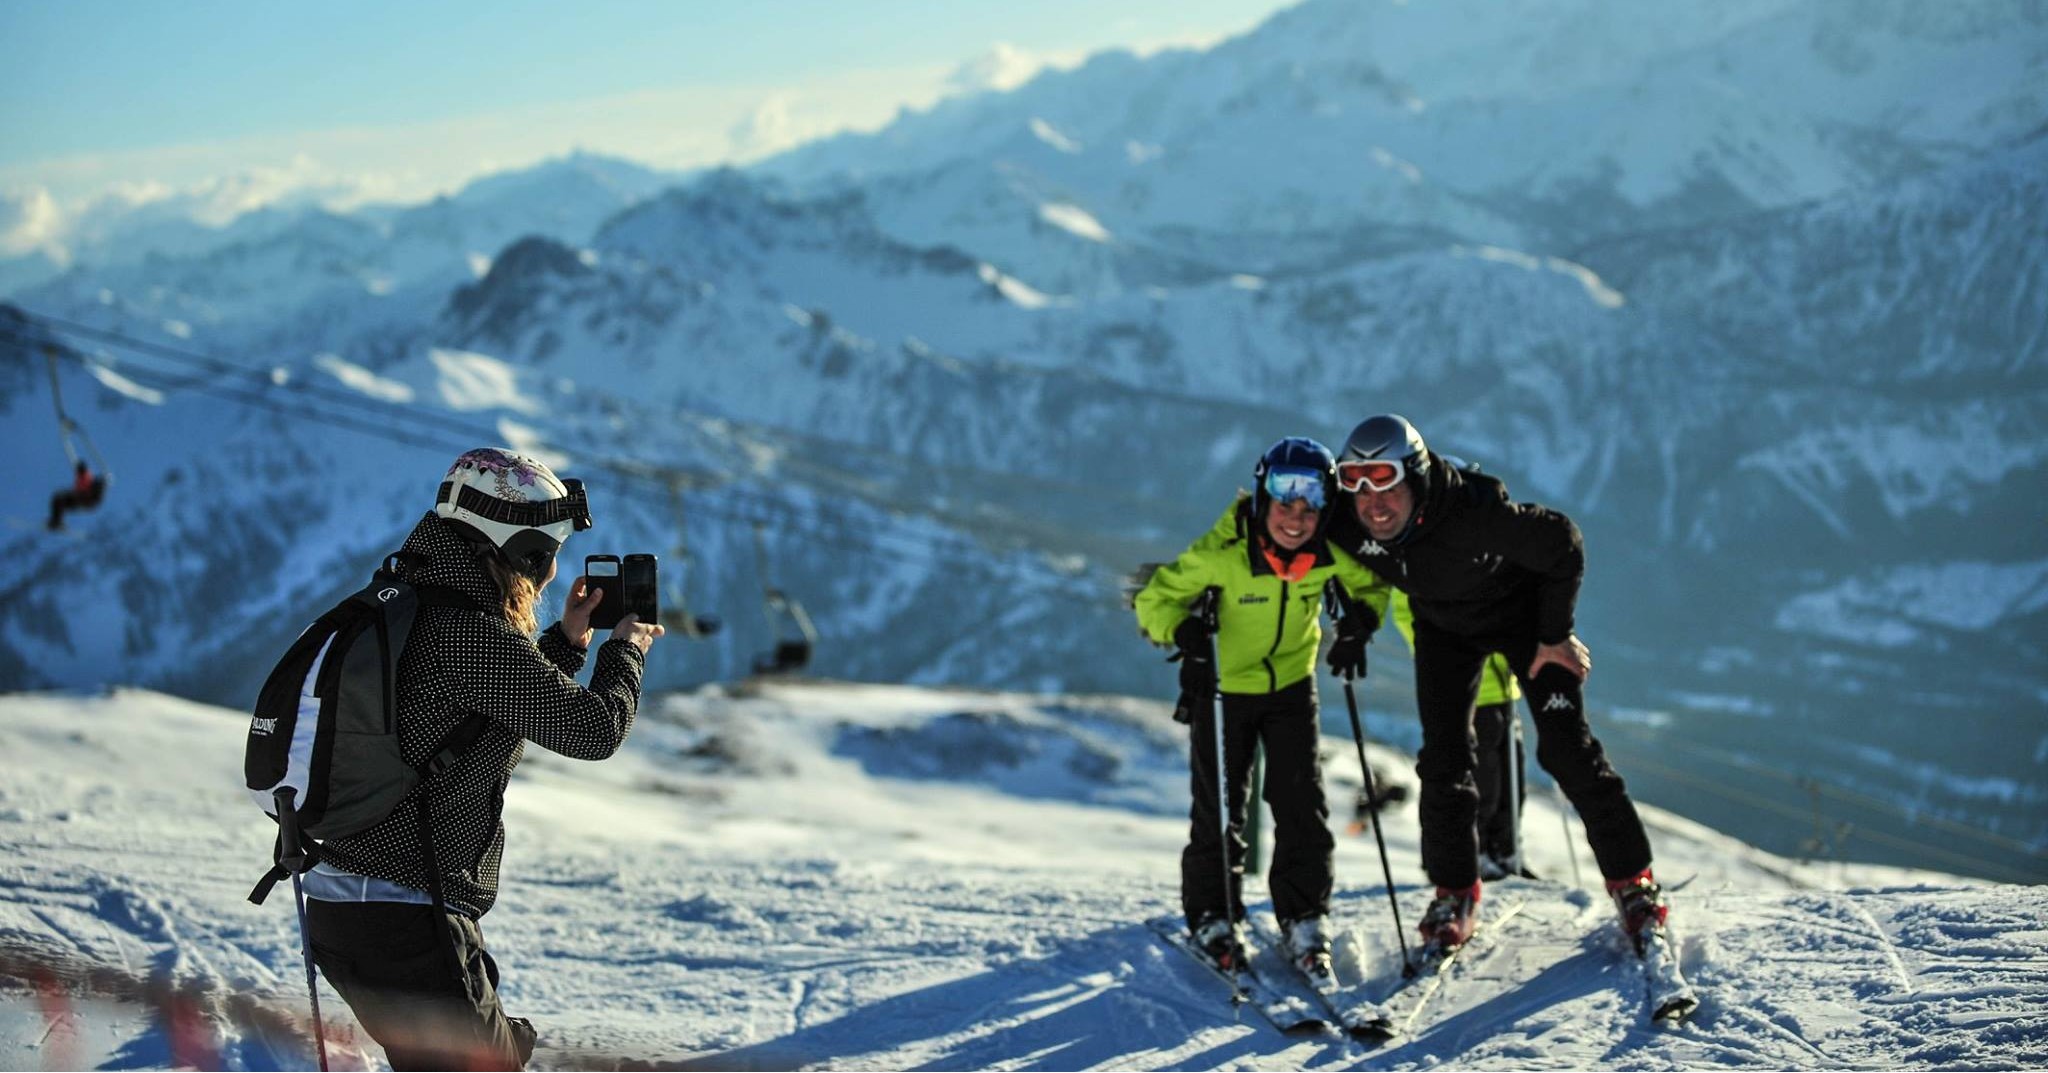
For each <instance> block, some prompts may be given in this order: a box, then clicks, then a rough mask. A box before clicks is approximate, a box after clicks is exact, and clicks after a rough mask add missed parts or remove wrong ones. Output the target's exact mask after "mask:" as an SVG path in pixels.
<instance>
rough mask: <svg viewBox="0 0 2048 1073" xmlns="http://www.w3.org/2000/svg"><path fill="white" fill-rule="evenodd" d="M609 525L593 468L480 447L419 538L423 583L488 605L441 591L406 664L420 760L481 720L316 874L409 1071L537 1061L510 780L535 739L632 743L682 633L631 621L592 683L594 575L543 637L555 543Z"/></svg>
mask: <svg viewBox="0 0 2048 1073" xmlns="http://www.w3.org/2000/svg"><path fill="white" fill-rule="evenodd" d="M591 524H592V522H591V518H590V510H589V505H588V503H587V501H586V499H585V497H584V493H583V486H582V483H581V482H580V481H575V480H567V481H565V480H562V479H560V478H558V477H556V476H555V474H554V473H553V472H552V471H550V470H549V469H548V467H547V466H545V465H543V464H542V463H541V462H539V461H538V460H536V459H533V458H531V457H528V456H526V455H521V454H517V453H514V452H512V451H509V450H501V449H495V448H480V449H478V450H474V451H470V452H468V453H466V454H464V455H462V456H461V457H460V458H457V459H456V460H455V464H454V465H453V466H451V467H449V469H448V472H447V475H446V477H445V478H444V479H443V481H442V482H441V486H440V490H439V494H438V495H437V496H436V497H435V503H434V508H433V511H432V512H431V513H429V514H428V515H427V516H426V517H424V518H422V519H420V522H419V524H418V525H416V526H415V527H414V528H413V531H412V535H411V536H410V537H408V538H407V539H406V542H405V547H404V549H403V550H402V551H401V552H400V555H399V557H400V559H401V560H402V561H403V562H404V567H403V575H402V576H403V578H404V580H405V581H407V582H409V583H411V584H414V585H418V586H439V587H442V588H446V589H452V590H455V591H456V592H458V593H460V594H461V595H462V596H465V597H467V598H468V601H469V602H470V603H471V604H472V605H473V606H471V607H455V606H422V607H421V608H420V610H419V613H418V617H417V619H416V620H415V621H414V623H413V626H412V634H411V639H410V640H409V641H408V642H407V643H406V645H405V651H404V655H403V657H402V658H401V659H400V660H399V661H398V665H397V668H396V672H395V677H396V685H395V692H396V699H397V723H398V734H399V739H400V747H401V749H402V751H403V752H404V753H405V759H406V762H407V763H409V764H415V765H417V764H421V763H424V762H425V761H427V760H428V758H430V757H432V756H434V755H435V753H436V751H437V749H438V748H439V746H440V744H441V743H442V742H443V741H444V740H445V739H447V738H448V737H449V736H450V735H451V733H452V732H454V731H455V730H456V729H457V728H458V727H463V726H465V725H466V724H471V716H473V715H477V716H482V717H484V719H483V720H482V727H481V732H480V733H479V734H478V736H477V737H476V739H475V741H474V743H473V744H471V745H469V746H468V747H467V748H466V749H464V750H463V751H462V752H461V753H460V755H459V756H458V757H457V758H456V759H455V760H454V761H453V762H452V763H450V764H449V765H448V766H447V767H445V768H443V769H442V770H440V771H439V772H438V773H437V774H434V775H433V776H432V777H430V778H428V779H426V780H425V781H424V782H422V783H421V784H420V785H419V786H418V788H416V789H415V790H414V791H413V793H412V796H410V797H408V799H407V803H405V804H403V805H401V806H400V807H399V808H397V809H396V810H395V811H394V812H393V813H392V814H391V816H390V817H389V818H388V819H386V820H384V821H383V822H381V823H379V824H377V825H376V826H374V827H371V828H370V829H368V830H367V831H364V832H363V833H361V834H358V835H352V836H349V837H346V838H336V839H332V840H329V841H328V842H326V843H325V844H324V846H323V847H322V854H321V860H320V863H319V864H318V865H317V866H316V867H315V868H314V870H313V871H312V872H310V873H308V874H307V876H306V884H305V887H306V896H307V898H308V899H309V903H308V905H307V911H306V928H307V933H308V936H309V939H310V942H311V946H312V951H313V959H314V961H315V962H317V963H318V964H319V966H320V970H321V972H322V973H323V974H325V975H326V977H327V979H328V982H329V983H331V984H333V985H334V989H335V990H336V991H338V992H340V993H341V996H342V998H344V999H346V1000H347V1001H348V1004H349V1007H350V1008H351V1009H352V1010H354V1011H355V1014H356V1017H357V1019H358V1020H359V1021H361V1022H362V1025H363V1028H364V1029H365V1030H366V1031H368V1032H369V1034H370V1035H371V1036H372V1037H373V1038H375V1039H376V1040H377V1042H378V1043H380V1044H382V1045H383V1047H384V1050H385V1054H386V1056H387V1057H388V1058H389V1059H390V1062H391V1066H392V1068H394V1069H518V1068H522V1067H523V1066H524V1065H525V1063H526V1060H527V1058H528V1057H530V1056H531V1054H532V1053H533V1044H534V1029H533V1026H532V1025H531V1024H530V1023H528V1022H527V1021H525V1020H524V1019H522V1018H510V1017H507V1016H506V1015H505V1012H504V1010H503V1008H502V1007H501V1006H500V1005H499V1002H498V992H497V985H498V970H497V964H496V962H494V961H493V960H492V958H491V955H490V953H489V952H488V951H487V950H485V948H484V941H483V932H482V930H481V928H480V927H479V921H480V920H481V919H482V917H483V915H484V914H485V913H487V912H489V911H490V909H491V906H492V904H493V903H494V902H496V900H497V896H498V867H499V862H500V861H501V860H502V858H503V856H504V849H505V827H504V823H503V822H502V819H501V815H502V812H503V809H504V794H505V789H506V786H507V785H508V784H509V782H510V781H511V777H512V771H513V769H514V768H516V767H518V766H519V761H520V759H521V758H522V757H523V756H524V755H525V750H526V743H527V742H529V741H531V742H533V743H534V744H536V745H539V746H540V747H542V748H544V749H547V750H549V751H551V752H556V753H560V754H562V755H563V756H568V757H573V758H576V759H580V760H602V759H604V758H606V757H608V756H610V755H612V754H613V753H614V752H616V751H617V750H618V748H619V746H620V745H621V744H623V743H624V742H625V740H626V735H627V733H628V731H630V730H631V729H632V726H633V716H634V713H635V710H636V709H637V708H638V706H639V702H640V677H641V672H642V670H643V669H644V667H645V661H646V654H647V650H648V648H649V647H650V646H652V645H653V643H654V640H655V638H657V637H660V636H661V635H662V633H663V632H664V631H663V630H662V627H661V626H660V625H658V624H656V623H652V622H642V621H640V620H639V619H637V618H636V617H634V616H632V615H630V614H629V615H627V616H625V617H624V618H622V619H621V620H620V621H619V623H618V626H617V628H615V629H614V630H613V631H612V634H611V637H610V638H609V639H607V640H606V641H605V642H604V644H602V645H601V646H599V647H598V649H597V653H596V655H597V661H596V668H595V670H594V671H593V672H592V674H591V680H590V686H589V687H588V688H585V687H583V686H581V685H578V684H577V682H576V680H575V679H574V678H573V677H571V676H572V675H574V674H576V673H578V672H579V671H581V670H582V668H583V665H584V662H585V660H586V659H587V658H588V657H587V650H588V648H589V647H590V642H591V637H592V633H593V630H592V628H591V625H590V621H591V615H592V613H593V612H594V611H595V610H596V609H597V608H598V606H599V605H600V604H602V603H603V602H604V600H605V595H604V594H603V593H602V592H601V591H600V590H599V589H597V588H596V587H595V586H593V585H591V584H589V582H588V580H587V579H585V578H578V579H577V581H576V584H575V587H574V588H573V590H572V591H571V592H570V594H569V598H568V601H567V605H566V606H565V608H564V609H563V612H562V619H561V621H560V622H557V623H555V624H553V625H551V626H549V627H548V628H547V629H546V630H545V631H541V632H540V633H539V637H538V639H536V638H535V632H536V630H538V627H539V622H538V620H537V618H536V608H537V606H538V604H539V602H540V595H541V593H542V592H543V591H544V590H545V589H546V588H547V586H548V584H549V582H551V581H553V580H554V578H555V573H556V562H555V559H556V552H557V551H559V550H560V548H561V546H562V543H563V542H564V541H565V540H567V539H568V538H569V536H570V535H571V534H572V533H575V532H578V531H581V530H583V529H588V528H590V526H591ZM422 804H424V807H423V808H422V807H420V806H421V805H422Z"/></svg>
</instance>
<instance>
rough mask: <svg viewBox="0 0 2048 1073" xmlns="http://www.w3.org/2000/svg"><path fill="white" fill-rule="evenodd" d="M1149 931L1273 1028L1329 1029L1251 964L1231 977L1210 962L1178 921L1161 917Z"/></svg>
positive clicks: (1299, 1000) (1311, 1009)
mask: <svg viewBox="0 0 2048 1073" xmlns="http://www.w3.org/2000/svg"><path fill="white" fill-rule="evenodd" d="M1150 927H1151V928H1152V931H1153V933H1154V934H1156V935H1158V936H1159V938H1160V940H1161V941H1163V942H1165V943H1166V945H1168V946H1170V947H1173V948H1174V949H1175V950H1178V951H1180V952H1181V953H1183V954H1186V955H1187V956H1188V957H1189V958H1190V959H1191V960H1193V961H1194V963H1195V964H1197V965H1200V966H1201V967H1203V968H1205V969H1207V970H1209V973H1210V974H1211V975H1213V976H1215V977H1216V978H1217V979H1219V980H1222V981H1223V982H1224V983H1225V984H1228V985H1229V986H1230V987H1231V988H1232V992H1231V1004H1232V1005H1233V1006H1250V1007H1251V1008H1252V1009H1253V1010H1255V1011H1257V1012H1258V1014H1259V1016H1261V1017H1263V1018H1265V1019H1266V1021H1267V1022H1268V1023H1269V1024H1271V1025H1272V1026H1273V1027H1274V1028H1276V1029H1278V1030H1280V1031H1281V1032H1283V1033H1286V1034H1288V1035H1303V1034H1307V1033H1314V1032H1321V1031H1323V1030H1324V1029H1325V1028H1326V1027H1328V1019H1327V1018H1326V1017H1325V1016H1324V1014H1323V1013H1322V1012H1320V1011H1318V1010H1317V1009H1316V1008H1315V1007H1314V1006H1313V1005H1311V1004H1310V1003H1309V1002H1307V1001H1305V1000H1303V999H1302V998H1301V997H1300V996H1299V995H1290V994H1287V993H1286V992H1284V991H1282V990H1280V989H1279V988H1277V987H1274V986H1273V985H1272V984H1271V983H1269V982H1268V981H1267V980H1266V979H1265V978H1263V977H1261V976H1260V975H1259V973H1258V970H1256V969H1254V968H1252V967H1251V966H1250V965H1249V964H1247V965H1245V966H1244V967H1243V968H1242V969H1239V970H1238V971H1237V972H1236V973H1231V972H1228V971H1226V970H1224V969H1223V967H1222V966H1220V965H1217V964H1216V963H1215V962H1213V961H1211V960H1209V957H1208V955H1207V954H1204V953H1202V951H1201V949H1200V948H1199V947H1197V946H1196V945H1195V944H1194V940H1193V939H1191V938H1190V937H1189V936H1188V932H1187V925H1186V924H1184V923H1183V922H1182V921H1181V920H1180V919H1179V918H1177V917H1160V918H1158V919H1157V920H1153V921H1151V922H1150ZM1247 960H1250V958H1247Z"/></svg>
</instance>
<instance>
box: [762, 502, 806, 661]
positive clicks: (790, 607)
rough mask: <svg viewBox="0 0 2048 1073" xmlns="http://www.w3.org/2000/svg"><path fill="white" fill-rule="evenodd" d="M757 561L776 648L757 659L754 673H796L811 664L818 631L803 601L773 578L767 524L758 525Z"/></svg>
mask: <svg viewBox="0 0 2048 1073" xmlns="http://www.w3.org/2000/svg"><path fill="white" fill-rule="evenodd" d="M754 563H755V566H756V567H757V568H758V569H759V570H760V573H761V613H762V615H763V616H764V617H766V618H767V620H768V635H769V636H770V637H773V638H775V644H774V647H772V648H770V649H769V650H768V651H767V652H766V653H764V654H762V655H760V656H758V657H756V658H755V659H754V673H755V674H757V675H768V674H796V673H798V672H800V671H802V670H803V669H804V668H805V667H807V666H809V665H810V662H811V653H812V651H813V650H814V649H815V648H816V647H817V644H818V630H817V627H815V626H813V625H812V624H811V616H810V615H809V614H808V613H806V612H805V611H804V605H803V603H802V602H801V601H799V600H797V599H796V598H795V597H793V596H791V595H789V594H788V593H786V592H783V591H782V590H781V589H778V588H776V587H775V585H774V584H773V583H772V582H770V581H769V577H768V538H767V526H765V525H762V524H760V523H758V522H757V523H755V525H754ZM792 630H793V631H794V632H792Z"/></svg>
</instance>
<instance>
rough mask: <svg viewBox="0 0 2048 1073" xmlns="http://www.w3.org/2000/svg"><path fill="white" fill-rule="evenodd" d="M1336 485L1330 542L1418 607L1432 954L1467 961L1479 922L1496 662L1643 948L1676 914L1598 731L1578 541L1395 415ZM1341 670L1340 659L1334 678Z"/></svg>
mask: <svg viewBox="0 0 2048 1073" xmlns="http://www.w3.org/2000/svg"><path fill="white" fill-rule="evenodd" d="M1337 482H1338V486H1339V487H1340V488H1341V489H1342V490H1343V491H1345V492H1348V493H1351V508H1352V509H1350V510H1340V511H1336V512H1333V513H1334V517H1333V519H1332V522H1331V531H1330V542H1331V543H1332V544H1334V545H1336V546H1337V547H1339V548H1342V549H1344V550H1345V551H1347V552H1350V553H1351V554H1352V556H1353V557H1354V558H1356V559H1357V560H1358V561H1359V562H1360V563H1361V564H1363V565H1364V566H1365V567H1366V568H1367V569H1370V570H1371V571H1373V572H1374V573H1376V574H1378V575H1379V576H1380V577H1382V578H1384V579H1385V580H1386V581H1387V582H1388V583H1389V584H1391V585H1393V586H1394V587H1395V588H1397V589H1400V590H1401V591H1402V592H1404V593H1406V594H1407V595H1408V601H1409V605H1410V607H1411V608H1412V609H1413V611H1414V614H1415V638H1414V648H1415V697H1416V707H1417V710H1418V713H1419V715H1420V717H1421V720H1422V750H1421V752H1420V753H1419V754H1418V756H1417V760H1416V765H1415V766H1416V774H1417V775H1418V776H1419V777H1420V779H1421V782H1422V790H1421V800H1420V805H1419V815H1420V819H1421V822H1422V866H1423V870H1424V872H1426V873H1427V874H1428V876H1429V878H1430V881H1431V882H1432V883H1434V884H1435V885H1436V888H1437V889H1436V899H1435V900H1434V901H1433V902H1431V903H1430V907H1429V910H1428V911H1427V912H1426V913H1425V914H1424V915H1423V919H1422V926H1421V930H1422V933H1423V936H1424V939H1425V940H1426V941H1435V942H1437V943H1439V944H1440V945H1443V946H1455V945H1457V944H1459V943H1462V942H1464V941H1465V939H1466V938H1468V937H1469V936H1470V935H1471V933H1472V928H1473V927H1474V926H1475V924H1476V923H1477V916H1476V908H1477V904H1478V901H1479V894H1480V883H1479V848H1478V845H1477V842H1476V840H1475V837H1474V828H1473V818H1474V815H1475V812H1476V810H1477V808H1478V802H1479V790H1478V786H1477V784H1476V783H1475V782H1474V779H1473V768H1474V764H1475V759H1474V756H1473V748H1474V741H1473V732H1472V711H1473V703H1474V700H1475V699H1476V697H1477V695H1478V691H1479V677H1480V672H1481V670H1482V668H1483V667H1484V666H1485V664H1486V659H1487V655H1488V653H1491V652H1499V653H1501V654H1503V655H1504V656H1506V657H1507V660H1508V665H1509V667H1510V668H1512V669H1513V670H1514V672H1515V675H1516V677H1517V678H1518V679H1519V680H1520V682H1521V685H1522V689H1523V691H1524V693H1525V694H1526V695H1527V700H1528V704H1529V709H1530V711H1531V712H1532V713H1533V715H1534V717H1535V723H1536V737H1537V744H1536V759H1537V762H1538V763H1540V764H1541V765H1542V766H1543V770H1545V771H1547V772H1549V773H1550V774H1551V777H1553V778H1555V779H1556V780H1557V783H1558V786H1559V787H1561V788H1562V789H1563V790H1564V793H1565V796H1566V797H1567V798H1569V799H1570V800H1571V803H1572V805H1573V807H1574V808H1576V809H1577V810H1578V813H1579V816H1580V818H1581V819H1582V820H1584V821H1585V825H1586V839H1587V841H1588V842H1590V843H1591V844H1592V847H1593V855H1594V857H1595V858H1596V859H1597V860H1598V861H1599V865H1600V871H1601V874H1602V875H1603V876H1605V877H1606V879H1607V887H1608V892H1609V893H1610V894H1611V895H1613V896H1614V899H1615V903H1616V906H1617V908H1618V909H1619V910H1620V912H1621V915H1622V924H1623V927H1624V928H1625V929H1626V930H1627V931H1628V933H1629V934H1630V935H1631V936H1634V935H1636V934H1637V933H1638V932H1640V931H1641V930H1642V929H1643V928H1644V927H1645V926H1646V925H1654V926H1661V925H1662V924H1663V922H1664V920H1665V917H1666V914H1667V909H1666V907H1665V904H1664V898H1663V892H1662V891H1661V889H1659V887H1658V886H1657V883H1656V880H1655V878H1654V877H1653V876H1652V875H1651V873H1650V842H1649V838H1648V836H1647V835H1646V834H1644V831H1643V824H1642V820H1641V819H1640V818H1639V817H1638V816H1637V814H1636V808H1635V803H1634V802H1633V801H1631V800H1630V799H1629V796H1628V790H1627V787H1626V786H1625V785H1624V784H1623V782H1622V779H1621V776H1620V775H1618V774H1616V773H1615V771H1614V768H1613V767H1611V766H1610V765H1609V764H1608V762H1607V757H1606V754H1605V752H1604V751H1603V750H1602V749H1601V747H1600V742H1599V741H1598V740H1597V739H1595V738H1594V737H1593V732H1592V729H1591V728H1590V727H1589V726H1588V725H1587V722H1586V711H1585V698H1584V685H1585V678H1586V675H1587V673H1588V672H1589V671H1590V670H1591V669H1592V657H1591V655H1590V654H1589V653H1588V652H1587V650H1586V646H1585V645H1584V644H1582V643H1581V642H1580V641H1579V639H1578V637H1577V636H1576V635H1575V634H1574V633H1573V621H1572V620H1573V614H1574V610H1575V608H1576V606H1577V603H1578V595H1579V583H1580V581H1581V579H1582V578H1583V577H1584V576H1585V569H1586V555H1585V547H1584V545H1583V544H1582V542H1581V540H1580V536H1579V529H1578V526H1576V525H1574V524H1572V520H1571V519H1570V518H1567V517H1565V516H1564V515H1563V514H1560V513H1558V512H1557V511H1554V510H1551V509H1550V508H1548V507H1543V506H1539V505H1537V504H1534V503H1516V502H1513V501H1511V500H1509V499H1508V494H1507V488H1506V486H1505V485H1503V484H1502V483H1501V482H1500V481H1499V480H1498V479H1496V478H1493V477H1489V476H1486V475H1484V474H1480V473H1477V472H1471V471H1465V470H1460V469H1458V468H1456V467H1454V466H1450V465H1446V464H1445V463H1444V461H1443V460H1442V459H1441V458H1439V457H1438V456H1436V455H1434V454H1432V453H1431V452H1430V451H1429V449H1428V448H1427V447H1426V446H1425V445H1424V444H1423V442H1422V436H1421V434H1420V433H1418V432H1416V431H1415V428H1414V426H1413V425H1410V424H1409V423H1408V421H1407V419H1405V418H1403V417H1400V416H1399V415H1395V414H1383V415H1381V416H1378V417H1373V418H1369V419H1367V420H1366V421H1364V422H1362V423H1361V424H1359V426H1358V427H1357V428H1355V429H1353V430H1352V432H1351V436H1350V438H1349V439H1348V440H1347V441H1346V442H1345V445H1344V452H1343V454H1341V455H1340V456H1339V457H1338V460H1337ZM1357 643H1358V644H1359V645H1361V646H1362V643H1363V642H1362V641H1360V642H1357ZM1337 659H1338V653H1337V652H1336V650H1335V649H1334V648H1333V650H1332V669H1333V670H1335V669H1336V662H1337Z"/></svg>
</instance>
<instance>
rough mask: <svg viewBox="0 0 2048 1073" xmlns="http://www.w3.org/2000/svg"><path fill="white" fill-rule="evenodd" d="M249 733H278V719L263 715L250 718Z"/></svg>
mask: <svg viewBox="0 0 2048 1073" xmlns="http://www.w3.org/2000/svg"><path fill="white" fill-rule="evenodd" d="M249 733H251V734H263V735H266V736H267V735H271V734H275V733H277V720H276V719H275V718H272V719H264V718H261V717H258V718H255V719H251V720H249Z"/></svg>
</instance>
